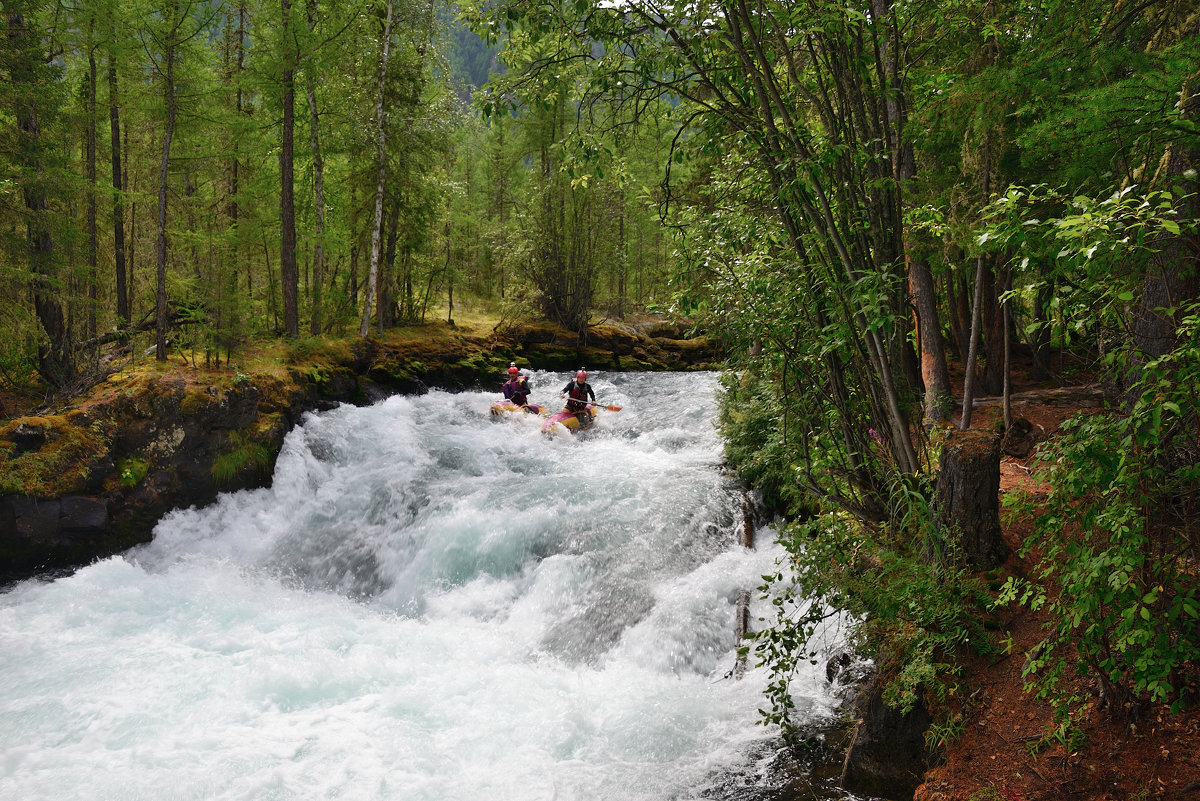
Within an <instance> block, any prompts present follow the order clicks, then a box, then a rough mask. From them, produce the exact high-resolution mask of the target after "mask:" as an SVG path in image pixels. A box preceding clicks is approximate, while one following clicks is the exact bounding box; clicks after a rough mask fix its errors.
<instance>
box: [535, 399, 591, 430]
mask: <svg viewBox="0 0 1200 801" xmlns="http://www.w3.org/2000/svg"><path fill="white" fill-rule="evenodd" d="M602 408H604V407H603V406H595V405H588V407H587V408H586V409H584V411H583V413H582V417H583V422H580V415H576V414H574V413H572V412H558V413H557V414H552V415H550V416H549V417H547V418H546V419H545V421H544V422H543V423H542V433H543V434H555V433H557V432H558V430H559V427H560V426H561V427H562V428H565V429H567V430H568V431H570V432H571V433H572V434H574V433H575V432H576V431H583V430H584V429H587V428H591V426H592V423H593V422H595V419H596V412H598V411H599V410H600V409H602Z"/></svg>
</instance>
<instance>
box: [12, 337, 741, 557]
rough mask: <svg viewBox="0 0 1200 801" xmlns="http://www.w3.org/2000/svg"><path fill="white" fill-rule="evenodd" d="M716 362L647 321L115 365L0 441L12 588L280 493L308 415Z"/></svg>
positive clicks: (261, 349) (706, 350) (307, 343)
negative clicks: (534, 379) (536, 380)
mask: <svg viewBox="0 0 1200 801" xmlns="http://www.w3.org/2000/svg"><path fill="white" fill-rule="evenodd" d="M720 359H721V351H720V348H719V346H718V345H717V343H715V342H714V341H712V340H710V339H708V338H706V337H702V336H701V337H688V336H687V334H686V331H685V328H684V326H683V325H681V324H678V323H674V322H671V321H668V320H663V319H646V320H642V321H640V322H639V323H638V324H637V325H625V324H622V325H602V326H595V327H593V328H591V329H589V331H588V335H587V336H586V338H585V337H580V336H578V335H576V334H574V333H572V332H568V331H565V330H564V329H561V328H558V327H556V326H553V325H551V324H548V323H540V324H532V325H523V326H514V327H512V328H510V329H508V330H506V331H504V332H503V333H497V332H496V331H493V330H490V329H489V328H488V327H487V326H486V325H477V326H474V327H472V326H464V325H457V326H451V325H447V324H444V323H436V324H429V325H423V326H415V327H409V328H400V329H396V330H393V331H389V332H388V334H387V335H386V336H385V337H384V338H382V339H365V340H362V339H343V340H334V339H309V340H299V341H296V342H290V343H286V342H268V343H263V344H261V345H257V346H255V347H252V348H247V349H246V350H245V351H244V352H243V353H240V354H235V355H234V360H233V362H232V364H231V365H226V366H223V367H221V368H219V369H213V368H207V367H204V366H203V356H202V355H200V356H199V357H198V356H197V355H196V354H175V355H173V356H172V358H171V359H170V360H168V361H167V362H156V361H154V360H153V358H152V357H150V356H139V357H136V358H126V359H124V360H113V361H112V362H111V363H110V372H109V373H108V374H106V375H104V376H102V377H99V379H98V380H97V381H96V383H94V384H93V385H92V386H91V387H90V388H88V389H87V390H86V391H84V392H82V393H81V394H80V395H78V396H76V397H72V398H65V399H62V400H61V402H59V403H57V404H55V405H54V406H52V407H49V408H44V409H41V410H38V411H37V412H36V413H30V414H21V415H18V416H14V417H13V418H11V419H9V420H8V421H6V422H5V423H4V424H3V425H0V477H2V478H0V563H2V564H4V565H5V568H4V573H5V575H4V578H6V579H11V578H15V577H20V576H22V575H28V574H30V573H32V572H34V571H37V570H44V569H49V568H56V567H72V566H77V565H81V564H86V563H87V562H89V561H91V560H93V559H96V558H100V557H103V556H107V555H110V554H113V553H117V552H119V551H122V550H124V549H126V548H128V547H130V546H132V545H134V544H137V543H140V542H146V541H148V540H149V538H150V535H151V532H152V530H153V528H154V525H155V524H156V523H157V521H158V519H159V518H160V517H161V516H162V515H163V514H165V513H166V512H168V511H170V510H171V509H174V508H178V507H187V506H192V505H203V504H205V503H209V502H211V501H212V500H213V499H214V498H215V497H216V496H217V494H218V493H219V492H225V491H233V490H238V489H245V488H249V487H256V486H263V485H265V484H267V483H269V482H270V478H271V474H272V471H273V469H274V466H275V459H276V457H277V455H278V453H279V448H280V446H281V445H282V442H283V437H284V436H285V435H286V433H287V432H288V431H289V430H290V429H291V428H292V427H293V426H294V425H295V424H296V423H297V422H298V421H299V420H300V419H301V418H302V417H303V415H304V414H305V413H306V412H309V411H314V410H320V409H325V408H331V407H332V406H334V405H336V404H338V403H352V404H359V405H362V404H367V403H372V402H375V401H377V400H380V399H382V398H385V397H388V396H390V395H395V394H410V395H411V394H423V393H424V392H427V391H428V390H429V389H430V388H432V387H436V388H442V389H449V390H462V389H467V388H482V387H489V386H496V387H498V386H499V384H500V383H501V381H502V380H503V379H502V376H503V373H504V370H505V368H507V366H508V364H509V363H510V362H516V363H517V364H518V365H520V366H522V367H535V368H538V369H544V370H562V371H563V372H564V373H569V372H573V371H574V370H575V369H577V368H578V367H580V366H586V367H588V368H590V369H619V370H689V369H708V368H711V367H715V366H717V364H718V363H719V361H720Z"/></svg>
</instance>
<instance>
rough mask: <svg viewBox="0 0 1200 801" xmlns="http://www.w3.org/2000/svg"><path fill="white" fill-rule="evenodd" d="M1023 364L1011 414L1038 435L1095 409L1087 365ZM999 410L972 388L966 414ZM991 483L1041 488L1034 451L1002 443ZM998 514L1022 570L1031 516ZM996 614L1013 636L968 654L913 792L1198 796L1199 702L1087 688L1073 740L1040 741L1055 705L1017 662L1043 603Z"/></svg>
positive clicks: (991, 415)
mask: <svg viewBox="0 0 1200 801" xmlns="http://www.w3.org/2000/svg"><path fill="white" fill-rule="evenodd" d="M1027 375H1028V373H1027V372H1021V374H1020V375H1014V378H1013V388H1012V393H1013V416H1014V418H1017V417H1023V418H1025V419H1026V420H1028V421H1029V422H1030V423H1031V424H1032V428H1033V431H1034V432H1035V434H1034V438H1036V439H1043V440H1044V439H1049V438H1052V437H1053V436H1055V434H1056V433H1057V432H1058V430H1059V426H1061V424H1062V423H1063V422H1064V421H1065V420H1068V419H1070V418H1071V417H1073V416H1075V415H1076V414H1077V413H1084V414H1088V413H1095V412H1099V411H1101V410H1102V409H1103V408H1104V407H1105V405H1106V403H1107V402H1106V400H1105V399H1104V395H1103V393H1102V391H1101V388H1100V386H1099V385H1098V384H1096V383H1093V382H1091V381H1089V380H1088V378H1087V377H1083V378H1076V379H1074V380H1073V381H1072V383H1074V386H1066V387H1060V386H1058V385H1057V384H1055V383H1053V382H1035V381H1032V380H1030V379H1029V378H1028V377H1027ZM960 397H961V395H960ZM1001 414H1002V410H1001V404H1000V399H999V398H991V397H988V398H981V399H980V400H979V402H978V403H977V404H976V406H975V411H974V412H973V419H972V426H973V427H976V428H997V429H998V428H999V421H1000V420H1001V419H1002V417H1001ZM1000 484H1001V486H1000V491H1001V495H1002V496H1003V495H1006V494H1008V493H1011V492H1013V491H1015V490H1024V491H1027V492H1031V493H1034V495H1035V496H1036V495H1038V494H1041V493H1044V491H1045V488H1044V487H1043V486H1042V485H1040V484H1039V483H1038V474H1037V467H1036V465H1035V464H1034V460H1033V457H1032V456H1030V457H1024V458H1016V457H1013V456H1011V455H1007V454H1006V455H1004V456H1003V459H1002V462H1001V476H1000ZM1001 517H1002V521H1003V526H1004V537H1005V541H1006V543H1007V544H1008V546H1009V548H1010V550H1011V553H1010V556H1009V558H1008V561H1007V562H1006V564H1005V565H1004V570H1005V572H1007V573H1010V574H1017V575H1022V574H1026V573H1027V572H1028V571H1030V570H1031V569H1032V568H1033V566H1034V565H1033V560H1032V558H1029V559H1025V558H1022V557H1021V556H1020V549H1021V546H1022V544H1023V542H1024V541H1025V538H1026V537H1027V535H1028V534H1029V531H1030V526H1031V521H1030V520H1029V518H1028V515H1024V516H1022V515H1019V514H1017V513H1014V512H1013V511H1012V510H1007V509H1003V508H1002V512H1001ZM1000 621H1001V623H1002V624H1003V627H1004V630H1006V631H1007V633H1008V635H1009V636H1011V638H1012V644H1013V647H1012V648H1011V649H1010V651H1009V653H1008V654H1007V655H1005V656H1002V657H1001V658H1000V659H999V660H996V661H995V662H991V661H988V660H986V659H975V660H973V661H971V662H969V663H968V664H967V665H966V671H967V675H966V676H965V680H966V683H967V685H968V686H969V687H971V688H972V691H973V692H972V694H971V696H970V697H969V699H968V700H967V701H966V702H965V703H964V705H963V708H962V710H961V711H962V712H963V716H964V720H965V726H964V728H963V732H962V734H961V736H960V737H959V738H958V739H957V740H956V741H955V742H954V743H953V744H952V745H951V747H950V749H949V751H948V753H947V754H946V755H945V760H944V763H943V764H942V765H941V766H939V767H936V768H934V769H933V770H931V771H930V772H929V773H928V774H926V782H925V784H924V785H923V786H922V787H920V788H919V789H918V791H917V794H916V796H915V798H916V799H917V801H992V800H993V799H994V800H995V801H1052V800H1055V799H1077V800H1079V801H1135V800H1137V801H1142V800H1143V799H1151V798H1164V799H1183V800H1184V801H1188V800H1190V799H1195V800H1196V801H1200V709H1196V708H1193V709H1191V710H1189V711H1187V712H1185V713H1182V714H1175V715H1172V714H1171V713H1170V712H1169V711H1168V710H1167V709H1166V708H1165V707H1149V708H1147V709H1145V710H1143V711H1142V712H1141V713H1140V714H1139V715H1138V716H1137V717H1136V718H1135V719H1133V720H1132V721H1123V722H1118V721H1113V720H1112V719H1111V718H1110V717H1109V715H1108V713H1107V712H1106V711H1105V710H1101V709H1099V708H1098V703H1097V700H1095V699H1094V700H1093V701H1092V703H1091V706H1090V707H1089V708H1088V710H1087V714H1086V716H1085V718H1084V719H1083V721H1082V730H1083V734H1084V737H1085V739H1084V742H1083V744H1082V745H1081V746H1079V747H1078V748H1076V749H1073V750H1067V749H1066V748H1064V745H1063V744H1062V743H1059V742H1056V741H1054V740H1052V739H1051V740H1048V741H1045V742H1042V741H1043V737H1044V735H1046V733H1047V732H1050V731H1052V730H1053V729H1054V721H1053V715H1052V710H1051V709H1050V707H1049V705H1048V704H1046V703H1045V702H1043V701H1039V700H1037V699H1036V698H1034V697H1033V696H1032V695H1030V694H1028V693H1026V692H1025V690H1024V685H1023V678H1022V675H1021V674H1022V668H1023V667H1024V663H1025V654H1026V653H1028V651H1029V649H1030V648H1032V647H1033V646H1034V645H1035V644H1036V643H1037V642H1038V641H1039V640H1040V639H1041V637H1042V629H1043V626H1044V624H1045V623H1046V617H1045V614H1044V613H1039V612H1031V611H1029V610H1028V609H1024V608H1018V607H1010V608H1008V609H1004V610H1001V611H1000ZM1078 681H1079V682H1080V689H1081V690H1084V691H1087V690H1089V689H1090V688H1091V681H1090V680H1086V679H1080V680H1078ZM1093 695H1094V693H1093Z"/></svg>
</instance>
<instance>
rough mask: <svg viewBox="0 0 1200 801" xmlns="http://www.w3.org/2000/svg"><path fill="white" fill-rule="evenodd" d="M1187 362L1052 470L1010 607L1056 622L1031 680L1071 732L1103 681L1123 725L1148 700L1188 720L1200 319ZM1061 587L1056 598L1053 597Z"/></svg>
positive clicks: (1190, 322) (1165, 368) (1183, 333)
mask: <svg viewBox="0 0 1200 801" xmlns="http://www.w3.org/2000/svg"><path fill="white" fill-rule="evenodd" d="M1179 342H1180V343H1181V344H1180V345H1179V346H1178V347H1177V348H1176V349H1175V350H1174V351H1172V352H1171V353H1169V354H1167V355H1165V356H1163V357H1161V358H1159V359H1155V360H1152V361H1150V362H1148V363H1146V364H1142V365H1139V364H1137V362H1136V361H1133V360H1132V359H1131V357H1130V354H1129V353H1128V352H1126V353H1123V354H1120V355H1118V356H1116V357H1114V358H1112V359H1111V363H1112V365H1113V367H1114V368H1115V369H1116V370H1118V371H1119V373H1120V374H1122V375H1131V374H1136V375H1137V376H1138V380H1137V383H1136V384H1135V385H1134V388H1133V390H1132V392H1131V393H1130V396H1129V397H1130V398H1131V400H1130V402H1129V404H1128V413H1127V414H1123V415H1122V414H1101V415H1095V416H1090V417H1088V416H1079V417H1076V418H1075V419H1074V420H1072V421H1070V422H1069V423H1068V424H1066V425H1064V426H1063V429H1064V432H1063V435H1062V436H1061V437H1060V438H1059V439H1058V440H1057V442H1055V443H1054V444H1053V446H1052V447H1050V448H1047V449H1045V450H1044V451H1043V452H1042V453H1041V455H1040V457H1039V464H1040V467H1041V469H1043V470H1045V475H1046V481H1047V482H1048V483H1049V485H1050V487H1051V491H1050V495H1049V499H1048V500H1047V502H1046V503H1045V505H1044V506H1042V507H1040V508H1038V507H1037V506H1036V505H1035V503H1034V502H1033V501H1032V500H1030V499H1025V500H1023V501H1022V504H1023V508H1025V509H1026V510H1028V511H1030V512H1032V513H1034V514H1036V517H1035V523H1034V528H1033V531H1032V534H1031V535H1030V536H1029V538H1028V539H1027V541H1026V542H1025V544H1024V551H1025V553H1026V554H1028V553H1031V552H1035V551H1036V554H1037V556H1038V563H1037V570H1036V571H1035V573H1034V574H1033V575H1032V579H1031V580H1030V581H1019V580H1016V579H1010V580H1009V582H1008V583H1007V584H1006V586H1005V587H1004V589H1003V591H1002V594H1001V598H1000V601H1001V602H1012V601H1016V602H1020V603H1023V604H1025V605H1027V606H1029V607H1030V608H1033V609H1041V608H1044V609H1045V610H1046V612H1047V617H1048V623H1047V624H1046V636H1045V638H1044V639H1043V640H1042V641H1041V643H1040V644H1039V645H1038V646H1037V647H1036V648H1035V649H1034V650H1033V652H1032V653H1031V654H1030V656H1029V659H1028V661H1027V664H1026V667H1025V675H1026V678H1027V680H1028V682H1029V683H1030V685H1031V687H1032V688H1033V689H1034V690H1035V692H1036V693H1037V694H1038V696H1039V697H1042V698H1047V699H1050V700H1051V701H1053V702H1054V704H1055V708H1056V711H1057V714H1058V719H1059V721H1060V725H1066V724H1069V721H1070V720H1071V718H1072V716H1073V715H1075V714H1078V713H1079V712H1080V711H1081V709H1082V708H1083V706H1084V705H1085V704H1086V703H1087V702H1088V701H1089V699H1090V693H1087V692H1080V691H1078V690H1072V689H1071V688H1072V685H1071V683H1070V682H1068V681H1067V679H1068V678H1069V677H1070V676H1072V675H1089V676H1091V677H1093V678H1094V679H1095V680H1096V682H1097V683H1098V685H1099V688H1100V692H1101V698H1102V703H1107V704H1108V705H1109V709H1110V711H1111V712H1112V713H1113V714H1114V715H1123V714H1129V713H1131V712H1132V711H1134V710H1135V709H1136V708H1137V707H1138V706H1140V705H1141V704H1143V703H1145V702H1157V703H1164V704H1168V705H1170V706H1171V708H1172V709H1173V710H1179V709H1181V708H1182V707H1183V706H1184V704H1185V703H1186V702H1187V699H1188V692H1187V684H1188V681H1189V680H1190V676H1189V674H1190V673H1192V672H1193V671H1194V669H1195V666H1196V664H1197V660H1198V659H1200V625H1198V622H1200V621H1198V618H1200V585H1198V582H1197V580H1196V564H1195V561H1194V559H1195V547H1196V542H1195V538H1196V524H1195V522H1194V521H1195V510H1196V508H1197V501H1198V500H1200V482H1198V479H1200V466H1198V464H1197V454H1198V453H1200V433H1198V431H1197V424H1198V421H1200V317H1198V316H1197V315H1196V314H1194V313H1193V314H1191V315H1188V316H1187V317H1186V318H1185V320H1184V323H1183V325H1182V327H1181V329H1180V338H1179ZM1051 588H1053V589H1051Z"/></svg>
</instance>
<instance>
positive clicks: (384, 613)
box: [0, 373, 836, 801]
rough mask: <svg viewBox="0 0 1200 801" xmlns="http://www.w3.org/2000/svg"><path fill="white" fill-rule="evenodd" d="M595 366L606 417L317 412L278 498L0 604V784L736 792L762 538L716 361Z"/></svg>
mask: <svg viewBox="0 0 1200 801" xmlns="http://www.w3.org/2000/svg"><path fill="white" fill-rule="evenodd" d="M565 381H566V377H565V376H560V375H544V374H540V373H535V374H534V384H535V390H534V393H533V396H532V400H533V401H534V402H554V403H557V389H558V388H559V387H560V386H561V385H562V384H563V383H565ZM592 383H593V385H594V386H595V387H596V391H597V394H598V396H599V397H600V399H601V400H602V401H603V402H605V403H609V404H619V405H621V406H622V407H623V409H622V411H620V412H618V413H608V414H603V415H601V416H600V417H599V418H598V419H597V423H596V425H595V427H594V428H593V429H592V430H591V431H588V432H586V433H584V434H582V435H579V436H569V435H563V436H558V437H553V438H549V437H546V436H544V435H542V434H540V433H539V430H538V422H539V421H538V420H537V419H536V418H532V417H530V418H527V419H526V418H521V417H517V418H514V419H508V420H499V421H496V420H492V419H490V418H489V415H488V406H489V404H490V402H491V401H492V400H493V399H495V398H497V397H498V393H490V394H489V393H465V394H457V395H451V394H446V393H442V392H433V393H430V394H429V395H426V396H423V397H397V398H392V399H389V400H387V401H384V402H381V403H379V404H376V405H375V406H372V407H369V408H352V407H342V408H339V409H337V410H334V411H332V412H328V413H324V414H321V415H314V416H310V417H309V418H308V420H307V421H306V423H305V424H304V425H303V426H301V427H299V428H297V429H296V430H294V431H293V432H292V433H291V434H290V435H289V436H288V439H287V442H286V444H285V446H284V450H283V452H282V453H281V455H280V459H279V462H278V466H277V469H276V473H275V477H274V483H273V486H272V487H271V488H270V489H264V490H257V491H250V492H241V493H236V494H231V495H226V496H222V497H221V498H220V499H219V500H218V501H217V503H215V504H213V505H212V506H210V507H207V508H204V509H198V510H197V509H193V510H186V511H177V512H174V513H172V514H171V515H169V516H168V517H167V518H165V519H164V520H163V521H162V522H161V523H160V524H159V526H158V528H157V529H156V531H155V537H154V541H153V542H152V543H150V544H148V545H146V546H143V547H140V548H137V549H134V550H133V551H130V552H128V553H126V554H125V555H124V556H123V557H118V558H112V559H108V560H105V561H102V562H98V563H96V564H93V565H91V566H89V567H86V568H84V569H81V570H79V571H77V572H76V573H74V574H73V575H71V576H69V577H66V578H59V579H57V580H53V581H27V582H23V583H21V584H18V585H15V586H14V587H12V588H10V589H9V590H8V591H7V592H5V593H4V594H3V595H0V798H4V799H9V798H11V799H22V800H23V801H31V800H33V799H55V800H56V801H59V800H61V799H68V798H69V799H77V798H78V799H83V798H86V799H155V800H156V801H161V800H162V799H231V800H232V799H245V800H246V801H251V800H253V801H261V800H262V799H326V798H346V799H404V800H405V801H409V800H411V801H419V800H423V799H429V801H475V800H478V801H508V800H509V799H511V800H512V801H518V800H519V801H541V800H543V799H545V800H547V801H548V800H549V799H577V800H579V801H611V800H614V799H626V800H628V801H638V800H639V799H647V800H649V799H685V798H701V797H704V798H713V797H722V796H721V795H720V793H721V792H723V791H721V790H719V788H720V787H723V786H725V785H727V784H728V781H729V777H730V776H731V775H735V776H738V777H740V778H739V779H738V781H739V783H741V784H747V783H749V784H753V783H754V782H755V781H757V779H756V778H755V777H756V775H757V772H756V771H757V768H756V763H759V762H761V761H763V760H764V759H768V758H769V756H770V755H771V754H772V753H775V752H776V751H778V750H779V745H778V743H777V741H776V739H775V734H774V733H773V732H772V731H770V730H769V729H766V728H764V727H762V726H758V725H756V721H757V719H758V713H757V709H758V708H759V706H761V705H762V700H761V692H762V689H763V684H764V682H765V677H764V676H762V675H761V674H760V673H759V672H758V671H754V670H751V671H750V672H748V674H747V675H746V678H745V679H744V680H742V681H733V680H731V679H729V678H727V677H726V676H727V674H728V673H729V672H730V670H731V669H732V667H733V663H734V655H735V643H734V639H733V627H734V607H735V603H736V597H737V592H738V590H739V589H741V588H751V589H753V588H755V587H757V586H758V584H759V583H760V576H762V575H763V574H765V573H768V572H770V571H771V570H772V567H773V564H774V561H775V559H776V558H777V557H778V556H780V551H779V550H778V549H777V547H776V546H773V545H771V544H769V543H759V548H758V549H757V550H754V551H749V550H745V549H742V548H740V547H738V546H737V545H736V544H735V532H736V530H737V529H738V527H740V525H741V522H742V520H741V508H742V496H741V492H740V490H739V489H738V488H737V487H736V486H735V485H734V484H733V482H732V481H731V480H730V479H729V478H728V477H727V476H725V475H724V474H723V473H722V471H721V469H720V466H719V463H720V444H719V440H718V437H717V434H716V432H715V430H714V429H713V426H712V422H711V421H712V417H713V415H714V412H715V403H714V400H713V392H714V389H715V386H716V377H715V375H713V374H656V375H640V374H603V373H601V374H596V375H594V380H593V382H592ZM547 390H549V391H547ZM755 595H756V596H757V593H756V594H755ZM797 692H798V696H799V697H798V703H799V705H800V708H801V709H804V710H807V714H809V715H811V716H812V718H813V719H814V720H821V719H825V718H828V717H830V716H832V715H833V714H834V711H835V707H836V699H835V698H833V696H832V695H831V691H830V689H829V688H828V687H827V686H826V685H825V683H824V681H823V678H822V677H821V676H819V675H818V674H817V673H816V672H815V670H814V673H813V675H811V676H802V677H800V679H799V681H798V683H797ZM762 781H764V782H767V781H769V779H768V778H762ZM739 797H750V796H739ZM762 797H766V796H765V795H764V796H762Z"/></svg>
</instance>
